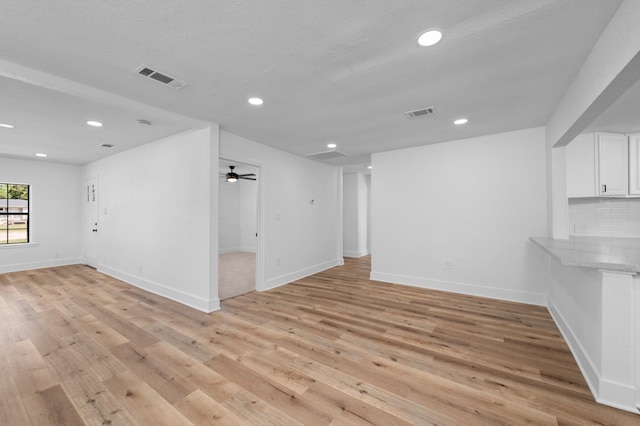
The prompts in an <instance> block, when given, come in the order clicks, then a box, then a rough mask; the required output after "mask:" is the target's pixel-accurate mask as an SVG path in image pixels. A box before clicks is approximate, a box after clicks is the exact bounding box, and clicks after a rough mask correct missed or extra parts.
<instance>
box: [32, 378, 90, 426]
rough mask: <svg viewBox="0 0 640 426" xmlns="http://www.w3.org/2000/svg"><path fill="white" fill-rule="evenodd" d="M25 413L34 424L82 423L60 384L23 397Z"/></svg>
mask: <svg viewBox="0 0 640 426" xmlns="http://www.w3.org/2000/svg"><path fill="white" fill-rule="evenodd" d="M24 403H25V405H26V406H28V407H29V410H28V411H27V413H28V414H29V418H30V419H31V423H32V424H36V425H65V426H67V425H68V426H75V425H78V426H80V425H84V422H83V421H82V419H81V418H80V416H79V415H78V412H77V411H76V409H75V408H74V407H73V404H71V401H69V398H68V397H67V395H66V394H65V392H64V390H63V389H62V387H61V386H60V385H55V386H52V387H50V388H47V389H44V390H42V391H38V392H36V393H34V394H32V395H29V396H27V397H26V398H24Z"/></svg>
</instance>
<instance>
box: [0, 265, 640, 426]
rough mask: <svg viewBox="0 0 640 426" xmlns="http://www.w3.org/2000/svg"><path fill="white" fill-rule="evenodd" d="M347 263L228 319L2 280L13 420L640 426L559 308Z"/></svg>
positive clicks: (76, 284)
mask: <svg viewBox="0 0 640 426" xmlns="http://www.w3.org/2000/svg"><path fill="white" fill-rule="evenodd" d="M346 262H347V264H346V265H345V266H342V267H336V268H333V269H331V270H328V271H325V272H323V273H320V274H317V275H314V276H311V277H308V278H305V279H302V280H300V281H297V282H295V283H293V284H289V285H286V286H283V287H280V288H278V289H275V290H272V291H269V292H264V293H259V292H252V293H250V294H247V295H244V296H239V297H236V298H233V299H229V300H228V301H226V302H224V303H223V304H222V309H221V310H220V311H218V312H215V313H213V314H204V313H201V312H198V311H195V310H193V309H190V308H187V307H185V306H182V305H180V304H178V303H175V302H172V301H168V300H166V299H163V298H161V297H158V296H155V295H152V294H149V293H147V292H145V291H142V290H139V289H137V288H134V287H131V286H129V285H127V284H124V283H122V282H120V281H118V280H115V279H113V278H110V277H107V276H105V275H102V274H100V273H98V272H96V271H95V270H93V269H90V268H88V267H85V266H80V265H77V266H67V267H60V268H51V269H41V270H37V271H29V272H19V273H9V274H3V275H0V424H2V425H29V424H32V425H76V424H95V425H100V424H105V425H107V424H110V425H117V424H119V425H136V424H141V425H182V424H192V423H193V424H199V425H204V424H220V425H242V424H253V425H294V424H308V425H328V424H332V425H345V424H353V425H371V424H375V425H385V426H387V425H427V424H437V425H453V424H459V425H485V424H486V425H499V424H504V425H521V424H536V425H558V424H559V425H583V424H598V425H632V424H633V425H638V424H640V416H638V415H635V414H631V413H627V412H624V411H620V410H616V409H613V408H609V407H606V406H602V405H598V404H597V403H595V402H594V401H593V398H592V396H591V394H590V392H589V390H588V389H587V386H586V384H585V381H584V379H583V378H582V376H581V374H580V371H579V370H578V367H577V366H576V363H575V361H574V360H573V358H572V356H571V354H570V352H569V350H568V348H567V346H566V344H565V342H564V341H563V340H562V338H561V337H560V334H559V332H558V329H557V328H556V326H555V325H554V323H553V321H552V319H551V317H550V316H549V314H548V312H547V310H546V309H545V308H541V307H536V306H529V305H522V304H517V303H508V302H500V301H495V300H490V299H482V298H477V297H470V296H461V295H455V294H449V293H444V292H437V291H428V290H423V289H417V288H412V287H406V286H399V285H391V284H384V283H379V282H374V281H369V280H368V279H367V277H368V271H369V259H368V258H362V259H347V260H346Z"/></svg>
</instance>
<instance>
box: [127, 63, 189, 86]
mask: <svg viewBox="0 0 640 426" xmlns="http://www.w3.org/2000/svg"><path fill="white" fill-rule="evenodd" d="M134 72H136V73H137V74H140V75H141V76H143V77H147V78H150V79H152V80H155V81H157V82H158V83H162V84H164V85H165V86H169V87H173V88H174V89H181V88H183V87H184V86H186V85H187V83H186V82H185V81H182V80H178V79H177V78H173V77H171V76H169V75H167V74H165V73H161V72H158V71H156V70H153V69H151V68H149V67H147V66H146V65H140V66H139V67H138V68H136V69H135V70H134Z"/></svg>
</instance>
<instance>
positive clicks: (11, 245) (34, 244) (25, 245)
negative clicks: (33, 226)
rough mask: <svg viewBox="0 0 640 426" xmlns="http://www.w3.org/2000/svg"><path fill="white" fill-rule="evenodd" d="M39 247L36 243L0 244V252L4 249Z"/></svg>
mask: <svg viewBox="0 0 640 426" xmlns="http://www.w3.org/2000/svg"><path fill="white" fill-rule="evenodd" d="M39 245H40V243H36V242H28V243H13V244H0V250H4V249H8V248H27V247H38V246H39Z"/></svg>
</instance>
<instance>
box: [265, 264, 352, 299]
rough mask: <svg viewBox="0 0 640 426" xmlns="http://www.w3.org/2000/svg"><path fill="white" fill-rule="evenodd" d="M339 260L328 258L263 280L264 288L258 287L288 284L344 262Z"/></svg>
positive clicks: (266, 287)
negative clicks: (328, 259)
mask: <svg viewBox="0 0 640 426" xmlns="http://www.w3.org/2000/svg"><path fill="white" fill-rule="evenodd" d="M341 260H342V259H334V260H330V261H329V262H324V263H320V264H318V265H314V266H311V267H309V268H305V269H301V270H299V271H295V272H291V273H289V274H284V275H280V276H279V277H275V278H271V279H270V280H267V281H266V282H265V288H263V289H260V291H266V290H271V289H273V288H276V287H280V286H281V285H285V284H289V283H291V282H293V281H296V280H299V279H302V278H304V277H308V276H309V275H313V274H317V273H318V272H322V271H324V270H327V269H329V268H333V267H334V266H339V265H342V264H343V263H344V262H341Z"/></svg>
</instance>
